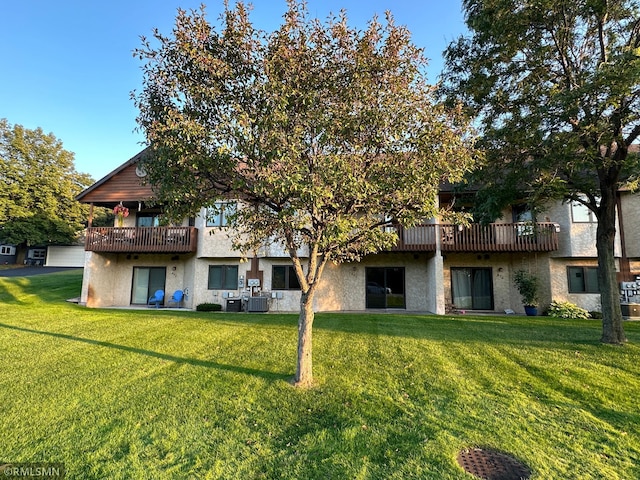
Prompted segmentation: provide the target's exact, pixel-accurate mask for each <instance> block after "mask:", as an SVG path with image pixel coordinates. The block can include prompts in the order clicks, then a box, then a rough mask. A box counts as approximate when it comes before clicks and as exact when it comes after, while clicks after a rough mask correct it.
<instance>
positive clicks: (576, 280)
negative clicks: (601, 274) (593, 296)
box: [567, 267, 600, 293]
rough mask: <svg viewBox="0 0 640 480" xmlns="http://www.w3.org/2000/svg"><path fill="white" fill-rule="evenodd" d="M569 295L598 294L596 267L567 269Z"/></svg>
mask: <svg viewBox="0 0 640 480" xmlns="http://www.w3.org/2000/svg"><path fill="white" fill-rule="evenodd" d="M567 277H568V279H569V293H599V292H600V286H599V285H598V267H567Z"/></svg>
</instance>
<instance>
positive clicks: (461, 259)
mask: <svg viewBox="0 0 640 480" xmlns="http://www.w3.org/2000/svg"><path fill="white" fill-rule="evenodd" d="M548 262H549V261H548V256H547V255H546V254H538V255H527V254H525V255H523V254H506V253H505V254H496V253H492V254H481V253H478V254H474V253H454V254H451V253H449V254H447V255H446V258H445V260H444V265H443V274H442V278H443V285H444V298H445V301H446V303H447V304H451V303H452V295H453V294H452V285H451V269H452V268H490V269H491V279H492V286H493V303H494V305H493V311H496V312H504V311H505V310H507V309H510V310H513V311H514V312H516V313H519V314H524V305H523V304H522V299H521V297H520V294H519V292H518V290H517V288H516V286H515V282H514V280H513V279H514V275H515V272H516V271H518V270H526V271H528V272H531V273H534V274H535V275H536V276H537V277H538V279H539V280H540V305H541V306H543V305H545V304H548V303H549V301H550V300H549V298H550V290H549V288H548V286H547V285H548V282H549V275H550V272H549V267H548Z"/></svg>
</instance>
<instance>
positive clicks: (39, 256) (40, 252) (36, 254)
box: [29, 248, 47, 260]
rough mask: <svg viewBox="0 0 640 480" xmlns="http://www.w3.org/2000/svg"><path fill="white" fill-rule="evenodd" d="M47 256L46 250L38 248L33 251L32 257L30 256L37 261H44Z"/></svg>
mask: <svg viewBox="0 0 640 480" xmlns="http://www.w3.org/2000/svg"><path fill="white" fill-rule="evenodd" d="M46 256H47V251H46V250H45V249H44V248H36V249H34V250H31V255H29V257H30V258H33V259H36V260H44V259H45V257H46Z"/></svg>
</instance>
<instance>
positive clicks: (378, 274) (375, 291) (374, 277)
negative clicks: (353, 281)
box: [366, 267, 405, 308]
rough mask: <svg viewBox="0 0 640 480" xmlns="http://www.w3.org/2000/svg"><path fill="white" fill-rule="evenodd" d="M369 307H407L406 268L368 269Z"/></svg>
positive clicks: (367, 299) (367, 301)
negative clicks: (405, 291)
mask: <svg viewBox="0 0 640 480" xmlns="http://www.w3.org/2000/svg"><path fill="white" fill-rule="evenodd" d="M366 280H367V297H366V304H367V308H405V294H404V268H402V267H375V268H367V269H366Z"/></svg>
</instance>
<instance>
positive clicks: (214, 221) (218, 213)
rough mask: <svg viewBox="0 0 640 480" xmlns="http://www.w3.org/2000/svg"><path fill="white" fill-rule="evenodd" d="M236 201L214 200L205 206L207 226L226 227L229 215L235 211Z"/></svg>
mask: <svg viewBox="0 0 640 480" xmlns="http://www.w3.org/2000/svg"><path fill="white" fill-rule="evenodd" d="M236 209H237V203H236V202H216V203H214V205H213V206H212V207H208V208H207V227H226V226H227V225H228V224H229V217H230V216H232V215H233V214H235V213H236Z"/></svg>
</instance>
